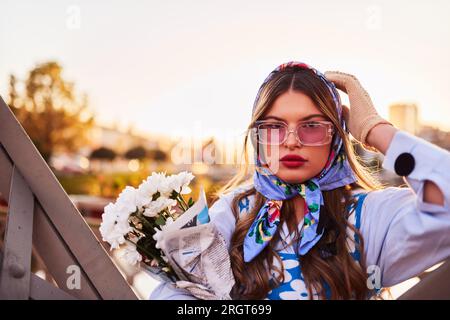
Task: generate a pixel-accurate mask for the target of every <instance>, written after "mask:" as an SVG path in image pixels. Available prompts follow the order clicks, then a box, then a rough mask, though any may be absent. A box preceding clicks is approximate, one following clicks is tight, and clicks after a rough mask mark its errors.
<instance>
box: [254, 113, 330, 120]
mask: <svg viewBox="0 0 450 320" xmlns="http://www.w3.org/2000/svg"><path fill="white" fill-rule="evenodd" d="M314 117H321V118H324V119H326V118H327V117H326V116H324V115H323V114H310V115H309V116H306V117H304V118H302V119H300V121H303V120H309V119H311V118H314ZM268 119H274V120H278V121H285V120H284V119H282V118H279V117H276V116H267V117H264V119H263V120H268Z"/></svg>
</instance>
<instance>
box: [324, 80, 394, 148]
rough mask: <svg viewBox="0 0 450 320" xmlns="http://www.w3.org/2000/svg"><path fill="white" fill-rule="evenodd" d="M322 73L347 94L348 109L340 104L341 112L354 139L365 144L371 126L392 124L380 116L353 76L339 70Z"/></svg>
mask: <svg viewBox="0 0 450 320" xmlns="http://www.w3.org/2000/svg"><path fill="white" fill-rule="evenodd" d="M324 75H325V77H326V78H327V79H328V80H330V81H332V82H333V83H334V84H335V85H336V87H337V88H338V89H340V90H342V91H344V92H345V93H346V94H347V95H348V98H349V100H350V109H349V108H348V107H347V106H342V107H343V110H342V112H343V113H344V118H345V121H346V123H347V126H348V129H349V131H350V133H351V134H352V136H353V137H355V139H357V140H358V141H360V142H362V143H363V144H365V145H367V141H366V139H367V135H368V133H369V131H370V130H371V129H372V128H373V127H375V126H376V125H377V124H380V123H386V124H390V125H392V123H390V122H389V121H387V120H386V119H384V118H382V117H380V115H379V114H378V112H377V110H376V109H375V107H374V106H373V103H372V100H371V99H370V96H369V94H368V93H367V91H366V90H365V89H364V88H363V87H362V86H361V84H360V83H359V80H358V79H357V78H356V77H355V76H353V75H351V74H348V73H344V72H340V71H327V72H325V74H324Z"/></svg>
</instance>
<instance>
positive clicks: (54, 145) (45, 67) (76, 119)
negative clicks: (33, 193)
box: [8, 62, 94, 162]
mask: <svg viewBox="0 0 450 320" xmlns="http://www.w3.org/2000/svg"><path fill="white" fill-rule="evenodd" d="M23 84H24V86H23V90H21V91H19V90H18V89H19V87H20V83H19V82H18V80H17V78H16V77H15V76H14V75H11V76H10V82H9V85H10V90H9V101H8V104H9V106H10V108H11V110H12V111H13V112H14V114H15V115H16V117H17V119H18V120H19V122H20V123H21V124H22V126H23V127H24V129H25V131H26V132H27V133H28V135H29V136H30V138H31V140H32V141H33V143H34V144H35V146H36V147H37V149H38V150H39V152H40V153H41V155H42V157H43V158H44V159H45V161H47V162H48V161H49V160H50V158H51V156H52V155H53V154H54V152H58V151H61V152H74V151H77V150H78V148H79V147H81V146H82V145H84V144H86V143H87V133H88V131H89V129H90V128H91V127H92V125H93V124H94V117H93V115H92V114H91V112H89V111H88V107H87V105H88V101H87V96H86V95H81V96H77V95H76V94H75V90H74V85H73V83H69V82H67V81H66V80H64V79H63V77H62V67H61V66H60V65H59V64H58V63H57V62H46V63H42V64H38V65H37V66H36V67H35V68H34V69H32V70H31V71H30V73H29V75H28V78H27V79H26V80H25V81H23Z"/></svg>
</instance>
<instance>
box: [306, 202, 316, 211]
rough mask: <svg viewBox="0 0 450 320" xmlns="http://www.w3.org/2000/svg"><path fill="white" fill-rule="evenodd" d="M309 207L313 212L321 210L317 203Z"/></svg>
mask: <svg viewBox="0 0 450 320" xmlns="http://www.w3.org/2000/svg"><path fill="white" fill-rule="evenodd" d="M308 209H309V210H310V211H311V212H316V211H317V210H319V205H318V204H317V203H313V204H311V205H309V206H308Z"/></svg>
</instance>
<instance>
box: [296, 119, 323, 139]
mask: <svg viewBox="0 0 450 320" xmlns="http://www.w3.org/2000/svg"><path fill="white" fill-rule="evenodd" d="M297 135H298V137H299V138H300V141H303V143H305V144H314V143H321V142H323V141H324V140H325V139H326V138H327V136H328V127H327V126H326V125H323V124H321V123H307V124H304V125H301V126H299V127H298V129H297Z"/></svg>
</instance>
